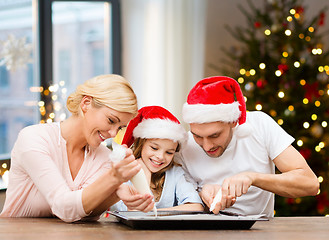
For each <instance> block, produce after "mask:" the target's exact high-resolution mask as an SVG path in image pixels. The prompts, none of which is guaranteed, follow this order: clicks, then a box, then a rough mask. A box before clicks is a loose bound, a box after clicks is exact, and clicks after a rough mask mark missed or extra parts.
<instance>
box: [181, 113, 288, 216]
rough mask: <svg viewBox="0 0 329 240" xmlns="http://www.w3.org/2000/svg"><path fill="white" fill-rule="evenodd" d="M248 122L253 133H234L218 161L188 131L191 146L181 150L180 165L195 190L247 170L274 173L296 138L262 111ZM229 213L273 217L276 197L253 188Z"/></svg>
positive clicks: (250, 114) (219, 182)
mask: <svg viewBox="0 0 329 240" xmlns="http://www.w3.org/2000/svg"><path fill="white" fill-rule="evenodd" d="M246 123H248V125H250V126H251V127H252V132H251V134H250V135H248V136H246V137H243V138H240V137H237V136H236V135H235V134H233V137H232V140H231V142H230V144H229V145H228V147H227V149H226V150H225V152H224V153H223V154H222V156H220V157H218V158H211V157H209V156H208V155H206V153H205V152H204V150H203V149H202V148H201V147H200V146H199V145H198V144H197V143H196V142H195V141H194V138H193V136H192V134H191V133H190V132H189V139H188V143H187V146H186V147H185V148H184V149H182V156H181V159H180V160H179V163H180V164H182V166H183V169H184V170H185V171H186V172H187V176H186V177H187V178H188V179H189V180H190V181H192V182H193V183H194V184H195V187H202V186H203V185H205V184H220V185H221V184H222V183H223V180H224V179H225V178H227V177H230V176H233V175H235V174H238V173H241V172H246V171H252V172H259V173H271V174H274V173H275V165H274V163H273V161H272V160H273V159H275V158H276V157H277V156H278V155H279V154H280V153H282V152H283V151H284V150H285V149H286V148H287V147H289V146H290V145H291V143H292V142H293V141H294V138H293V137H292V136H290V135H289V134H288V133H287V132H285V131H284V130H283V129H282V128H281V127H280V126H279V125H278V124H277V123H276V122H275V121H274V120H273V119H272V118H271V117H269V116H268V115H267V114H265V113H263V112H259V111H257V112H247V121H246ZM226 211H229V212H233V213H238V214H244V215H254V214H266V216H268V217H271V216H273V214H274V194H273V193H270V192H268V191H264V190H262V189H260V188H257V187H254V186H251V187H250V188H249V190H248V192H247V193H246V194H244V195H242V196H241V197H238V198H237V201H236V203H235V204H234V205H233V206H232V207H230V208H227V209H226Z"/></svg>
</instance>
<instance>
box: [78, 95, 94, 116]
mask: <svg viewBox="0 0 329 240" xmlns="http://www.w3.org/2000/svg"><path fill="white" fill-rule="evenodd" d="M92 100H93V99H92V97H90V96H84V97H83V98H82V100H81V102H80V108H81V110H82V112H83V113H86V112H87V111H88V109H89V108H90V107H91V104H92Z"/></svg>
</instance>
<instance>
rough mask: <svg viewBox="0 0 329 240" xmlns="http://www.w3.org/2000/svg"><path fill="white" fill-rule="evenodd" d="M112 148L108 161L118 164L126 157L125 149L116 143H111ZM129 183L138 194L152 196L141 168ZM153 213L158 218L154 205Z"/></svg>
mask: <svg viewBox="0 0 329 240" xmlns="http://www.w3.org/2000/svg"><path fill="white" fill-rule="evenodd" d="M112 147H113V150H112V152H111V153H110V159H111V160H112V161H114V162H118V161H121V160H123V159H124V158H125V156H126V148H125V147H123V146H121V145H120V144H117V143H116V142H114V141H113V142H112ZM130 181H131V183H132V184H133V185H134V187H135V188H136V190H137V191H138V192H139V193H140V194H151V195H153V194H152V191H151V189H150V186H149V184H148V182H147V180H146V176H145V173H144V170H143V169H142V168H141V170H139V172H138V173H137V174H136V175H135V176H133V177H132V178H131V179H130ZM153 212H154V215H155V217H157V216H158V211H157V208H156V206H155V204H154V207H153Z"/></svg>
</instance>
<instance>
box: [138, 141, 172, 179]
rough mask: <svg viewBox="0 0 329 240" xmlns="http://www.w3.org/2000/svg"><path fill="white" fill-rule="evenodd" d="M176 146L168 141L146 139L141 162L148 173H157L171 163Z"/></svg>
mask: <svg viewBox="0 0 329 240" xmlns="http://www.w3.org/2000/svg"><path fill="white" fill-rule="evenodd" d="M177 146H178V143H177V142H174V141H172V140H170V139H158V138H152V139H147V140H146V141H145V143H144V145H143V147H142V154H141V157H142V160H143V162H144V164H145V165H146V167H147V168H148V169H149V170H150V172H152V173H155V172H158V171H160V170H161V169H163V168H165V167H167V166H168V165H169V164H170V163H171V161H172V160H173V157H174V154H175V151H176V149H177Z"/></svg>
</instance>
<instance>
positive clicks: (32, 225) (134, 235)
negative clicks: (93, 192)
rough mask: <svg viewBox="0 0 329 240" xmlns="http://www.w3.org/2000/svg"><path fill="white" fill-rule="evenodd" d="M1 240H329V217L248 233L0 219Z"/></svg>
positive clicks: (110, 221)
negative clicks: (149, 228) (140, 228)
mask: <svg viewBox="0 0 329 240" xmlns="http://www.w3.org/2000/svg"><path fill="white" fill-rule="evenodd" d="M0 239H1V240H11V239H24V240H25V239H27V240H29V239H33V240H38V239H46V240H52V239H56V240H66V239H69V240H74V239H82V240H83V239H93V240H101V239H107V240H110V239H111V240H113V239H120V240H149V239H155V240H161V239H166V240H175V239H183V240H194V239H198V240H199V239H211V240H215V239H225V240H228V239H244V240H247V239H256V240H257V239H262V240H264V239H265V240H272V239H289V240H295V239H298V240H303V239H308V240H309V239H311V240H318V239H329V217H276V218H273V219H270V221H260V222H256V223H255V224H254V225H253V226H252V227H251V229H249V230H134V229H131V228H129V227H127V226H125V225H123V224H120V223H118V222H117V221H116V220H115V219H114V218H113V217H109V218H101V219H100V220H99V221H98V222H89V223H88V222H87V223H64V222H62V221H61V220H59V219H56V218H0Z"/></svg>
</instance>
